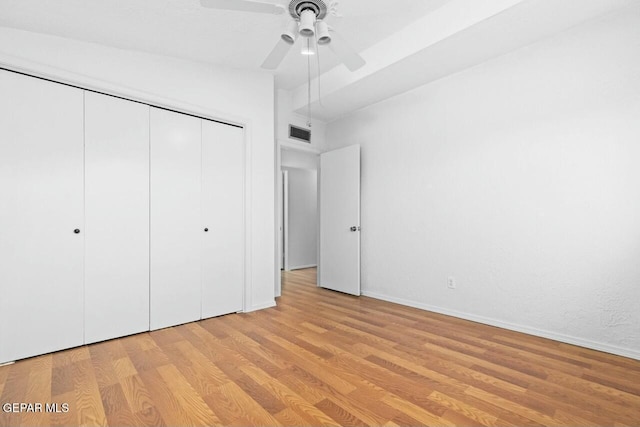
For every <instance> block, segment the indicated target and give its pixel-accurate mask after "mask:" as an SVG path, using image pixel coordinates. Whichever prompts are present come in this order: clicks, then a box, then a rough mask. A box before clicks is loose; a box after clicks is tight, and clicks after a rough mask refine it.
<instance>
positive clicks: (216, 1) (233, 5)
mask: <svg viewBox="0 0 640 427" xmlns="http://www.w3.org/2000/svg"><path fill="white" fill-rule="evenodd" d="M200 4H201V5H202V6H203V7H209V8H212V9H223V10H237V11H240V12H255V13H271V14H274V15H280V14H282V13H284V10H285V8H284V7H283V6H282V5H279V4H273V3H263V2H260V1H251V0H200Z"/></svg>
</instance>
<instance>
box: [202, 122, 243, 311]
mask: <svg viewBox="0 0 640 427" xmlns="http://www.w3.org/2000/svg"><path fill="white" fill-rule="evenodd" d="M244 194H245V193H244V130H243V129H241V128H237V127H234V126H229V125H225V124H222V123H216V122H213V121H210V120H202V231H203V232H204V233H203V234H202V237H203V240H202V241H203V245H202V248H203V252H202V318H203V319H204V318H208V317H214V316H220V315H223V314H228V313H235V312H238V311H241V310H242V308H243V296H244V239H245V233H244Z"/></svg>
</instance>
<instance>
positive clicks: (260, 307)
mask: <svg viewBox="0 0 640 427" xmlns="http://www.w3.org/2000/svg"><path fill="white" fill-rule="evenodd" d="M275 306H276V300H273V301H269V302H265V303H263V304H255V305H252V306H251V307H250V308H249V309H248V310H245V313H251V312H252V311H258V310H264V309H265V308H272V307H275Z"/></svg>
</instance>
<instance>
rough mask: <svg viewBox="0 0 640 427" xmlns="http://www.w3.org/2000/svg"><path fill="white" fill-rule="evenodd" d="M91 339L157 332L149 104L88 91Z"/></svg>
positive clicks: (87, 274) (87, 294)
mask: <svg viewBox="0 0 640 427" xmlns="http://www.w3.org/2000/svg"><path fill="white" fill-rule="evenodd" d="M85 213H86V234H85V239H86V243H85V343H92V342H97V341H103V340H107V339H111V338H115V337H121V336H125V335H131V334H134V333H137V332H142V331H147V330H149V106H147V105H143V104H139V103H135V102H131V101H126V100H123V99H119V98H114V97H111V96H106V95H101V94H97V93H92V92H86V93H85Z"/></svg>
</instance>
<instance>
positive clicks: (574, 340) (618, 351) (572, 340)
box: [362, 291, 640, 360]
mask: <svg viewBox="0 0 640 427" xmlns="http://www.w3.org/2000/svg"><path fill="white" fill-rule="evenodd" d="M362 295H363V296H367V297H370V298H375V299H379V300H382V301H387V302H393V303H396V304H400V305H405V306H407V307H413V308H418V309H421V310H425V311H431V312H433V313H438V314H444V315H446V316H452V317H457V318H459V319H464V320H470V321H472V322H477V323H482V324H485V325H489V326H495V327H498V328H502V329H508V330H511V331H516V332H522V333H524V334H529V335H534V336H537V337H542V338H548V339H551V340H554V341H559V342H562V343H565V344H572V345H577V346H579V347H585V348H588V349H591V350H597V351H602V352H605V353H611V354H615V355H618V356H623V357H628V358H630V359H635V360H640V351H637V350H633V349H629V348H623V347H617V346H614V345H611V344H605V343H600V342H597V341H590V340H586V339H583V338H578V337H573V336H570V335H564V334H559V333H556V332H551V331H545V330H543V329H538V328H532V327H529V326H523V325H518V324H515V323H509V322H504V321H501V320H496V319H492V318H489V317H484V316H477V315H475V314H470V313H463V312H459V311H455V310H450V309H447V308H441V307H436V306H432V305H429V304H423V303H419V302H415V301H410V300H405V299H403V298H396V297H391V296H388V295H384V294H379V293H377V292H369V291H362Z"/></svg>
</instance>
